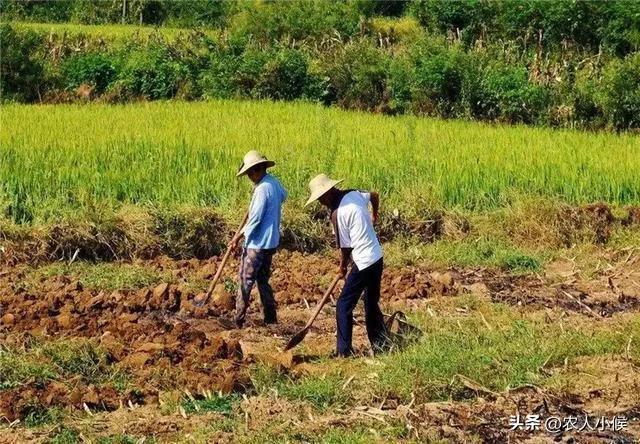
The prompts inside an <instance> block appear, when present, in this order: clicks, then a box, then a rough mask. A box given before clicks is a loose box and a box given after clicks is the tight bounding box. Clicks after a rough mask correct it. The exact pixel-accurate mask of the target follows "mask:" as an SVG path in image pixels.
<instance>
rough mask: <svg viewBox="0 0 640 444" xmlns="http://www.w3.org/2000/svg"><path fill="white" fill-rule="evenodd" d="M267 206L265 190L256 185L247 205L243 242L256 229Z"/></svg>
mask: <svg viewBox="0 0 640 444" xmlns="http://www.w3.org/2000/svg"><path fill="white" fill-rule="evenodd" d="M266 208H267V192H266V190H265V189H264V188H263V187H257V188H256V189H255V190H254V192H253V196H252V197H251V204H250V205H249V217H248V219H247V225H245V227H244V239H245V244H246V243H247V242H248V241H249V239H251V235H252V234H253V233H254V232H255V231H256V229H257V228H258V226H259V225H260V222H261V221H262V218H263V216H264V213H265V210H266Z"/></svg>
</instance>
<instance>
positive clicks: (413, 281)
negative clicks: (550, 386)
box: [0, 252, 640, 442]
mask: <svg viewBox="0 0 640 444" xmlns="http://www.w3.org/2000/svg"><path fill="white" fill-rule="evenodd" d="M216 261H217V259H216V258H213V259H210V260H202V261H200V260H189V261H175V260H170V259H166V258H160V259H157V260H154V261H148V262H145V263H144V265H145V266H149V267H154V268H156V269H158V270H160V271H162V272H170V273H171V274H172V276H174V277H175V282H176V283H172V284H167V283H162V284H159V285H156V286H153V287H151V288H142V289H139V290H135V291H133V290H117V291H113V292H104V291H99V290H90V289H85V288H83V287H82V285H81V284H80V283H79V282H78V281H73V280H71V279H69V278H68V277H65V276H54V277H45V278H41V280H40V281H39V282H38V283H37V286H35V287H34V286H33V285H27V284H26V283H25V279H26V276H27V271H28V269H27V267H26V266H24V265H23V266H20V265H19V266H15V267H12V268H7V269H5V270H3V271H1V272H0V343H4V344H8V345H18V346H22V347H28V344H29V341H30V340H32V339H33V338H45V339H46V340H50V339H54V338H60V337H64V338H72V337H84V338H94V339H95V340H96V341H97V342H98V343H99V344H100V345H101V346H102V348H103V349H104V350H106V351H107V354H108V359H109V361H110V363H112V364H116V365H118V366H120V367H121V368H122V369H123V370H125V371H127V372H128V373H129V374H131V375H133V376H134V378H135V382H136V383H135V386H136V389H135V390H130V391H126V392H124V393H123V392H117V391H116V390H115V389H114V388H113V387H111V386H108V385H104V384H102V385H101V384H86V383H83V382H78V381H75V382H71V383H69V384H63V383H60V382H51V383H45V384H40V383H36V382H34V383H31V384H25V385H22V386H19V387H14V388H10V389H6V390H2V391H0V417H4V418H5V419H6V420H7V421H9V422H12V421H15V420H17V419H20V418H23V417H24V415H25V412H26V411H27V410H28V407H29V405H30V403H32V402H33V400H34V399H35V400H37V401H38V403H39V404H41V405H43V406H73V407H75V408H77V409H79V410H82V409H87V408H88V409H89V410H91V411H105V412H109V411H114V410H118V409H120V408H121V407H122V406H127V405H129V406H131V405H138V406H142V405H156V404H157V403H158V401H159V400H158V396H159V392H160V390H162V389H163V388H176V387H179V388H180V389H182V390H185V389H186V390H190V391H192V392H194V393H197V392H199V391H200V390H201V389H202V388H207V389H210V390H220V391H222V392H227V393H228V392H234V391H235V392H247V391H248V390H250V388H251V381H250V379H249V377H248V370H247V368H248V365H249V364H250V363H252V362H255V361H262V362H266V363H268V364H270V365H275V366H279V367H284V368H287V369H292V370H295V367H296V366H297V365H299V364H300V363H301V362H302V361H304V360H305V359H304V357H303V356H301V355H299V354H296V353H291V352H289V353H283V352H281V351H280V348H281V347H282V346H284V344H285V343H286V340H287V338H288V337H289V336H290V335H292V334H293V333H295V332H296V331H297V330H298V329H299V328H301V327H302V326H303V325H304V323H305V322H306V319H307V317H308V316H309V313H310V309H309V308H310V307H312V306H313V304H314V303H315V302H316V301H318V300H319V298H320V297H321V296H322V293H323V291H324V290H325V287H326V286H327V285H328V283H329V282H330V281H331V278H332V275H333V273H334V270H335V262H336V261H335V260H333V259H328V258H326V257H322V256H318V255H303V254H299V253H289V252H281V253H279V254H278V255H277V256H276V259H275V263H274V273H273V277H272V280H271V283H272V285H273V287H274V288H275V289H276V294H277V300H278V304H279V318H280V319H279V320H280V322H279V324H278V325H275V326H264V325H262V323H261V321H260V317H261V316H260V313H259V312H260V306H259V302H257V300H258V299H259V298H258V297H254V298H253V304H252V307H251V314H250V320H249V325H248V326H247V327H246V328H245V329H242V330H239V329H235V327H234V326H233V323H232V322H231V321H232V310H231V309H232V307H233V295H232V294H229V292H228V291H226V290H224V289H223V286H222V285H219V288H218V289H217V291H216V293H215V296H214V298H213V300H212V302H211V303H210V304H208V305H207V306H206V307H199V306H198V305H197V304H195V303H194V299H198V295H197V294H195V293H194V292H193V290H190V287H189V285H187V278H188V277H189V276H194V275H195V276H198V277H200V278H210V277H211V276H212V275H213V274H214V272H215V268H216V265H217V262H216ZM236 267H237V261H234V262H233V263H232V264H230V265H229V266H228V269H227V270H226V275H227V276H228V277H231V278H235V276H234V274H235V269H236ZM550 268H553V267H550ZM638 282H640V270H638V267H637V266H636V264H635V261H626V262H624V263H622V264H621V265H620V266H619V267H618V268H616V269H615V270H613V271H608V272H606V273H601V274H600V275H598V276H597V277H596V278H594V279H590V280H588V281H587V280H582V279H580V278H578V277H576V275H575V274H571V273H566V272H565V271H564V270H562V271H561V272H558V271H557V270H555V271H553V272H552V273H551V274H550V275H549V274H548V275H546V276H537V275H526V276H524V275H523V276H513V275H509V274H507V273H503V272H499V271H495V270H484V269H473V270H469V269H465V270H458V269H450V270H441V271H433V270H428V269H426V268H423V267H417V266H413V267H402V268H393V267H389V268H387V269H386V270H385V274H384V278H383V286H382V295H383V296H382V304H383V306H384V307H386V308H387V309H389V310H390V309H391V308H400V309H403V310H405V311H410V310H415V309H420V308H421V307H423V306H424V303H425V301H428V300H430V299H431V298H434V297H447V296H455V295H461V294H464V293H473V294H476V295H478V296H481V297H485V298H487V299H488V300H491V301H493V302H500V303H507V304H512V305H517V306H521V307H523V308H524V309H528V308H530V309H532V310H538V309H544V308H560V309H561V310H564V311H566V312H568V313H576V314H582V315H586V316H591V317H594V318H599V317H607V316H611V315H613V314H615V313H618V312H624V311H632V312H635V311H638V309H639V308H640V285H638ZM332 318H333V310H332V309H331V308H330V307H328V308H326V309H325V313H324V314H322V315H321V317H320V319H319V320H318V322H317V324H316V325H315V326H314V328H313V330H312V332H311V333H310V335H309V336H308V338H307V339H306V343H309V344H315V347H313V349H314V351H317V352H318V353H321V354H326V355H328V354H329V353H330V352H331V350H332V347H333V341H334V336H333V335H334V333H333V331H334V328H335V326H334V322H333V319H332ZM355 336H356V344H357V346H358V347H359V348H360V349H361V350H363V351H364V350H365V349H366V340H365V334H364V329H363V327H362V325H358V326H357V327H356V331H355ZM305 365H306V364H305ZM471 389H473V387H471ZM478 396H479V398H478V400H476V401H474V402H473V403H471V404H464V403H463V404H459V403H455V404H454V405H453V406H448V405H446V404H443V403H439V404H438V405H429V404H427V405H421V406H413V407H406V406H405V407H403V406H391V408H392V409H393V415H396V416H397V415H400V416H403V417H404V418H405V419H406V421H407V422H408V424H410V425H411V427H413V428H414V429H415V433H416V436H417V437H418V436H419V435H420V432H421V431H422V432H424V431H425V429H428V430H431V429H432V428H433V427H434V426H437V427H439V429H438V430H439V431H440V432H439V435H440V436H441V437H442V438H445V439H451V440H456V441H459V442H464V439H463V437H464V433H466V432H469V431H472V432H474V433H476V434H478V435H479V436H481V437H482V438H483V439H484V440H485V442H506V440H507V439H512V440H513V439H517V440H524V439H525V438H526V436H525V435H522V436H520V435H517V434H508V433H507V431H506V429H505V426H504V425H505V424H506V421H508V416H509V415H510V414H513V412H514V405H520V404H522V403H525V402H526V403H528V404H527V406H528V407H530V408H529V410H528V411H536V409H537V410H540V407H539V406H540V405H542V406H543V407H544V409H547V411H552V410H554V409H555V410H556V411H561V410H562V409H566V408H568V407H566V406H567V405H569V404H570V403H568V402H566V400H563V399H562V398H561V397H558V396H555V395H549V394H547V393H542V392H540V391H539V390H536V389H534V388H531V389H530V390H523V391H520V392H518V393H509V394H491V393H489V394H487V393H481V390H480V392H479V393H478ZM530 404H531V405H530ZM532 404H536V405H535V406H533V405H532ZM403 409H404V410H403ZM582 410H583V411H582V414H583V415H584V414H585V413H584V409H582ZM632 410H633V408H631V409H630V411H629V414H630V416H633V415H631V413H633V411H632ZM387 413H388V412H387ZM387 413H385V414H387ZM371 414H373V415H374V416H375V415H376V414H378V412H373V413H370V414H369V416H370V415H371ZM383 415H384V414H383ZM636 415H637V412H636ZM462 424H464V425H462ZM636 432H637V430H636ZM634 436H636V438H637V437H638V436H640V434H636V435H634ZM558 437H559V439H562V438H563V436H561V434H560V435H558V436H556V438H558ZM587 437H589V436H588V435H581V438H587ZM595 438H597V439H600V438H602V439H610V438H611V442H633V441H632V440H633V437H632V436H631V435H628V434H619V436H617V437H615V436H614V437H605V436H599V437H598V436H597V435H594V439H595ZM597 439H596V441H597Z"/></svg>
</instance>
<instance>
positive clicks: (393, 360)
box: [253, 296, 640, 411]
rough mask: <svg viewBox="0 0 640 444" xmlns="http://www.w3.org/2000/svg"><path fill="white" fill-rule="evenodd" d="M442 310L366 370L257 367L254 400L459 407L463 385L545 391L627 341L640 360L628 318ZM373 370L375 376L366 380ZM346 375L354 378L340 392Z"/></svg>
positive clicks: (481, 308)
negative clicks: (569, 370)
mask: <svg viewBox="0 0 640 444" xmlns="http://www.w3.org/2000/svg"><path fill="white" fill-rule="evenodd" d="M443 304H445V305H444V306H443V307H440V308H438V309H436V311H437V313H436V316H435V317H429V318H425V317H419V318H416V319H414V322H416V323H417V324H418V325H420V327H421V328H422V330H423V331H424V337H423V339H422V340H421V341H419V342H418V343H416V344H414V345H411V346H409V347H407V348H406V349H404V350H402V351H399V352H396V353H393V354H391V355H387V356H383V357H381V358H380V359H376V360H375V361H373V362H372V363H373V364H375V365H374V368H373V369H372V367H371V364H372V363H368V362H367V360H362V359H356V360H348V361H346V362H345V363H344V364H342V363H340V362H339V361H338V362H334V363H332V366H331V367H330V368H329V369H328V370H327V371H326V372H322V373H318V374H309V375H306V376H303V377H300V378H291V377H289V376H286V375H282V374H280V373H278V372H277V371H274V370H270V369H267V368H264V367H257V368H255V369H254V371H253V382H254V385H255V386H256V387H257V389H258V392H259V393H269V392H270V390H272V389H274V388H275V389H276V390H277V392H278V394H279V395H280V396H282V397H284V398H287V399H291V400H297V401H304V402H307V403H309V404H311V405H313V406H314V407H315V408H316V409H318V410H320V411H325V410H328V409H336V408H338V409H340V408H344V407H346V406H352V405H373V404H375V403H379V402H380V401H381V400H383V399H398V400H400V401H401V402H405V403H406V402H409V401H410V399H411V397H412V396H415V397H416V401H417V402H432V401H443V400H447V399H449V398H454V399H458V400H464V399H467V398H469V397H473V396H475V394H474V393H473V392H472V391H470V390H469V388H468V387H467V386H466V385H465V384H464V383H463V379H464V378H468V379H470V380H472V381H474V382H475V383H477V384H479V385H481V386H483V387H485V388H487V389H489V390H494V391H503V390H506V389H509V388H514V387H517V386H520V385H523V384H530V383H533V384H545V383H546V382H548V381H550V379H549V370H550V369H553V368H558V367H560V368H561V367H563V366H564V365H565V362H567V363H571V362H572V361H573V360H574V359H577V358H580V357H585V356H606V355H616V354H619V355H626V352H627V346H629V340H630V338H631V344H630V346H629V357H630V358H631V359H633V360H634V361H635V362H639V360H640V340H638V338H639V337H640V322H639V321H638V320H637V319H634V317H633V316H627V317H623V318H621V319H611V320H607V321H603V322H600V323H595V324H594V323H588V322H587V321H583V322H580V321H579V320H577V319H574V320H573V321H558V322H549V321H548V319H547V318H545V314H544V313H541V312H534V313H524V312H520V311H518V310H517V309H515V308H511V307H507V306H503V305H500V304H491V303H488V302H484V301H482V300H480V299H477V298H475V297H472V296H461V297H456V298H449V299H448V300H447V301H446V302H443ZM434 308H435V307H434ZM461 313H462V314H461ZM344 365H347V366H349V368H346V367H344ZM372 371H373V373H374V374H375V376H371V377H367V376H366V375H370V374H372ZM348 375H356V378H355V379H354V380H353V381H352V382H351V383H350V384H349V385H348V386H347V387H346V388H345V387H344V384H345V382H346V380H347V379H348ZM460 376H462V378H461V377H460Z"/></svg>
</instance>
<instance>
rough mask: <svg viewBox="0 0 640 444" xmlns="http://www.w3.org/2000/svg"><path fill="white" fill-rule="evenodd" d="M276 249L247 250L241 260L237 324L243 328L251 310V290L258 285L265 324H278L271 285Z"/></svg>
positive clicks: (237, 297) (237, 298)
mask: <svg viewBox="0 0 640 444" xmlns="http://www.w3.org/2000/svg"><path fill="white" fill-rule="evenodd" d="M275 251H276V250H275V249H268V250H257V249H253V248H245V249H244V250H242V258H241V259H240V285H239V288H238V294H237V296H236V316H235V318H236V324H237V325H238V326H242V324H244V320H245V317H246V315H247V308H249V302H250V296H251V290H252V289H253V286H254V285H255V284H258V292H259V293H260V302H262V308H263V310H264V322H265V323H267V324H273V323H275V322H277V317H276V300H275V298H274V296H273V289H272V288H271V285H269V278H270V277H271V260H272V259H273V254H274V253H275Z"/></svg>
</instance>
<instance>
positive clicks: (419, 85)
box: [411, 48, 466, 117]
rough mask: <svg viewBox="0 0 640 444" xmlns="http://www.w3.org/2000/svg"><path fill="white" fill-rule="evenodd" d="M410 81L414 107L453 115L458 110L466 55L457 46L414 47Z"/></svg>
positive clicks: (429, 112)
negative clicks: (449, 47)
mask: <svg viewBox="0 0 640 444" xmlns="http://www.w3.org/2000/svg"><path fill="white" fill-rule="evenodd" d="M414 60H415V71H414V76H413V81H412V85H411V90H412V92H411V94H412V100H413V108H414V110H416V111H418V112H420V113H425V114H429V115H441V116H444V117H453V116H455V115H457V114H460V113H461V105H462V88H463V83H464V76H465V71H464V70H465V65H466V58H465V56H464V53H462V52H458V51H457V50H455V49H453V50H443V49H441V48H440V49H439V50H437V51H436V52H435V53H431V52H430V51H427V52H423V51H420V50H419V51H417V52H416V53H415V54H414Z"/></svg>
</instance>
